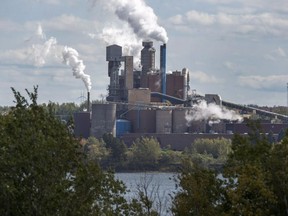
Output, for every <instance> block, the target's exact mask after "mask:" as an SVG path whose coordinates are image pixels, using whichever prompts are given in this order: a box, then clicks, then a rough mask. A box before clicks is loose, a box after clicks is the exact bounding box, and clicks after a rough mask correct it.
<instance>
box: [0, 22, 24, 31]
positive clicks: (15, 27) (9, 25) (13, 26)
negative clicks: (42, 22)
mask: <svg viewBox="0 0 288 216" xmlns="http://www.w3.org/2000/svg"><path fill="white" fill-rule="evenodd" d="M21 28H22V27H21V25H19V24H18V23H15V22H13V21H11V20H4V19H2V20H1V19H0V31H2V32H13V31H19V30H20V29H21Z"/></svg>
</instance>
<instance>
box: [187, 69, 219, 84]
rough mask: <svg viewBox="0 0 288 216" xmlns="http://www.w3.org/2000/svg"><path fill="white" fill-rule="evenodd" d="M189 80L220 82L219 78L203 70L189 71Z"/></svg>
mask: <svg viewBox="0 0 288 216" xmlns="http://www.w3.org/2000/svg"><path fill="white" fill-rule="evenodd" d="M189 76H190V80H192V81H194V80H197V81H199V82H201V83H220V82H221V80H220V79H218V78H216V77H215V76H213V75H209V74H207V73H204V72H203V71H190V74H189Z"/></svg>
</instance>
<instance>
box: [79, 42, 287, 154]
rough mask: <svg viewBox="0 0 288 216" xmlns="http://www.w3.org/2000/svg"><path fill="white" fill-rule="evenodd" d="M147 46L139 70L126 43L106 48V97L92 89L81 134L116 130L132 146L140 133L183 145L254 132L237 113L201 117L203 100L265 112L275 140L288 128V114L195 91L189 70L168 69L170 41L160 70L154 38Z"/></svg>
mask: <svg viewBox="0 0 288 216" xmlns="http://www.w3.org/2000/svg"><path fill="white" fill-rule="evenodd" d="M142 45H143V49H142V50H141V65H142V69H141V70H134V67H133V63H134V62H133V56H123V55H122V47H121V46H118V45H111V46H108V47H107V48H106V61H107V62H108V76H109V77H110V83H109V85H108V96H107V98H106V102H105V103H92V105H90V94H89V92H88V97H87V101H88V105H87V107H88V109H87V111H85V112H77V113H75V114H74V122H75V129H74V132H75V135H76V136H78V137H84V138H87V137H89V136H95V137H97V138H101V137H102V135H103V134H104V133H111V134H113V135H114V136H116V137H118V138H121V139H122V140H123V141H124V142H125V143H126V144H127V145H128V146H129V145H131V144H132V143H133V141H134V140H135V139H136V138H139V137H142V136H148V137H154V138H156V139H157V140H158V141H159V143H160V145H161V146H162V147H165V146H168V145H169V146H170V147H171V148H172V149H175V150H182V149H184V148H185V147H186V146H188V145H190V144H191V143H192V142H193V140H195V139H197V138H221V137H224V138H232V136H233V134H234V133H240V134H245V133H248V132H249V129H248V128H247V127H246V124H245V123H241V122H239V121H237V119H235V118H232V117H231V118H230V119H229V118H225V119H224V120H223V119H222V120H221V119H218V118H217V116H215V115H214V116H213V114H212V115H210V116H202V118H201V117H198V116H196V115H199V112H201V110H199V109H198V110H197V111H195V107H197V104H199V103H200V102H201V101H202V102H203V101H204V102H205V103H207V104H210V103H213V104H215V105H216V106H219V107H220V108H222V107H225V108H227V109H230V110H231V113H233V114H235V115H237V116H244V115H246V116H249V114H250V115H251V113H252V114H253V115H254V116H255V115H261V116H265V121H262V128H263V132H264V133H270V134H271V133H272V134H273V136H274V138H275V139H277V137H278V135H279V133H280V132H281V131H283V130H285V129H287V128H288V124H287V119H288V118H287V116H285V115H280V114H276V113H271V112H268V111H263V110H259V109H256V108H253V107H248V106H242V105H238V104H234V103H230V102H227V101H222V100H221V97H220V96H218V95H217V94H206V95H204V96H202V95H198V94H196V92H195V91H190V85H189V71H188V69H186V68H184V69H182V70H180V71H178V70H176V71H173V72H172V73H166V44H163V45H161V46H160V69H157V68H156V66H155V65H156V64H155V56H156V55H155V52H156V49H155V48H154V47H153V42H152V41H144V42H143V43H142ZM91 107H92V109H91ZM215 120H217V121H215ZM238 120H239V119H238Z"/></svg>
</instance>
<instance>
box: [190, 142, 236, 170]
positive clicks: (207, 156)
mask: <svg viewBox="0 0 288 216" xmlns="http://www.w3.org/2000/svg"><path fill="white" fill-rule="evenodd" d="M230 152H231V140H230V139H225V138H217V139H196V140H195V141H194V142H193V143H192V144H191V146H190V147H189V148H187V149H186V150H185V153H186V154H188V156H190V157H191V159H192V160H193V161H194V162H196V163H201V164H202V166H204V167H206V168H208V167H213V166H215V165H223V164H224V163H225V162H226V160H227V159H228V154H229V153H230Z"/></svg>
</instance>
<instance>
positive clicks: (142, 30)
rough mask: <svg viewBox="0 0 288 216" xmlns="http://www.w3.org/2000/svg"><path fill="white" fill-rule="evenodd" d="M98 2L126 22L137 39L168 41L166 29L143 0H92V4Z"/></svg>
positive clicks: (94, 4)
mask: <svg viewBox="0 0 288 216" xmlns="http://www.w3.org/2000/svg"><path fill="white" fill-rule="evenodd" d="M98 2H99V3H104V7H105V6H106V8H109V9H110V10H113V12H114V13H115V14H116V16H117V17H118V18H119V19H120V20H122V21H124V22H126V23H128V24H129V26H130V27H131V28H132V30H133V32H134V34H136V35H137V37H138V38H139V39H141V40H147V39H150V40H156V41H159V42H162V43H167V42H168V36H167V32H166V30H165V29H164V28H163V27H162V26H160V25H159V24H158V18H157V16H156V15H155V13H154V11H153V9H152V8H151V7H149V6H148V5H147V4H146V3H145V1H144V0H102V1H101V0H94V2H93V6H96V4H97V3H98Z"/></svg>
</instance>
